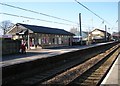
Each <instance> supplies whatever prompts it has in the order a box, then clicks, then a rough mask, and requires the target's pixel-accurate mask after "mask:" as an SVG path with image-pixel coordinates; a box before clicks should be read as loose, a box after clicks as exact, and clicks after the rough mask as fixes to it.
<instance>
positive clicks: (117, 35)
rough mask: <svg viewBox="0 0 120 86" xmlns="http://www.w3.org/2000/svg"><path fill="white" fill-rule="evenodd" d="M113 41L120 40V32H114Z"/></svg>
mask: <svg viewBox="0 0 120 86" xmlns="http://www.w3.org/2000/svg"><path fill="white" fill-rule="evenodd" d="M112 39H113V40H114V41H117V40H120V32H119V33H118V32H113V34H112Z"/></svg>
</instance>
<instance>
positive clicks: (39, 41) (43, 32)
mask: <svg viewBox="0 0 120 86" xmlns="http://www.w3.org/2000/svg"><path fill="white" fill-rule="evenodd" d="M7 34H11V35H13V39H20V40H22V43H24V42H25V43H26V46H27V47H28V49H29V48H33V47H35V46H36V47H42V48H49V47H60V46H71V45H72V38H73V35H74V34H72V33H70V32H68V31H65V30H63V29H58V28H51V27H44V26H36V25H28V24H22V23H17V24H15V25H14V26H13V27H12V28H11V29H10V30H9V31H8V32H7Z"/></svg>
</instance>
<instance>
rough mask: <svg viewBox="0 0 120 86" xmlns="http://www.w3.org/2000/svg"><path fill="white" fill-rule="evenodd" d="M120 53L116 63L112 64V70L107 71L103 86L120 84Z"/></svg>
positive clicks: (118, 85) (119, 85)
mask: <svg viewBox="0 0 120 86" xmlns="http://www.w3.org/2000/svg"><path fill="white" fill-rule="evenodd" d="M119 70H120V54H119V56H118V58H117V59H116V61H115V62H114V64H113V65H112V67H111V69H110V71H109V72H108V73H107V75H106V77H105V78H104V80H103V81H102V83H101V86H104V85H105V86H106V85H107V86H120V71H119Z"/></svg>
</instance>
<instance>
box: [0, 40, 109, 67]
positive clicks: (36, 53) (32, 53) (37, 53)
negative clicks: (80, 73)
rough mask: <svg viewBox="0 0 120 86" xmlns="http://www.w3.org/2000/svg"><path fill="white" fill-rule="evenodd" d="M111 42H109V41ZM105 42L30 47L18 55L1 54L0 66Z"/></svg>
mask: <svg viewBox="0 0 120 86" xmlns="http://www.w3.org/2000/svg"><path fill="white" fill-rule="evenodd" d="M109 43H111V42H109ZM104 44H107V43H99V44H92V45H83V46H67V47H59V48H52V49H41V48H37V49H32V50H28V51H27V53H26V54H18V55H8V56H3V57H2V60H0V66H1V67H5V66H9V65H14V64H19V63H24V62H29V61H33V60H37V59H41V58H48V57H52V56H56V55H60V54H63V53H67V52H73V51H77V50H81V49H85V48H89V47H95V46H99V45H104Z"/></svg>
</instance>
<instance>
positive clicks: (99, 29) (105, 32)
mask: <svg viewBox="0 0 120 86" xmlns="http://www.w3.org/2000/svg"><path fill="white" fill-rule="evenodd" d="M95 30H99V31H101V32H103V33H106V31H104V30H100V29H94V30H93V31H95ZM93 31H92V32H93ZM107 34H108V35H111V34H110V33H108V32H107Z"/></svg>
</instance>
